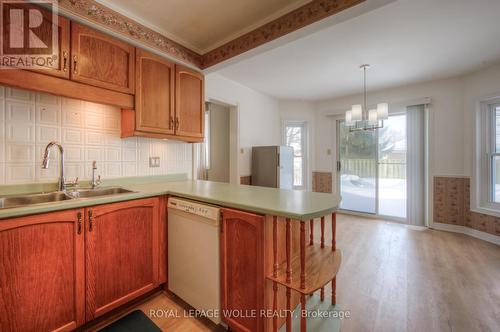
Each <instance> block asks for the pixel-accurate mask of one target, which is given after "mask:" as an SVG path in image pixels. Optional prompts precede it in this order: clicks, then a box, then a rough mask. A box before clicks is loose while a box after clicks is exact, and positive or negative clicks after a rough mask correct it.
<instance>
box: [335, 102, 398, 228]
mask: <svg viewBox="0 0 500 332" xmlns="http://www.w3.org/2000/svg"><path fill="white" fill-rule="evenodd" d="M402 114H406V110H405V111H400V112H393V113H390V114H389V116H395V115H402ZM334 121H335V122H334V124H335V125H334V128H335V148H336V153H335V154H334V155H335V156H334V158H335V160H334V164H333V165H334V171H335V174H336V175H335V179H336V182H337V183H336V190H337V193H338V194H339V195H340V194H341V191H340V190H341V182H340V175H341V170H339V167H338V165H339V163H340V148H339V146H340V123H341V122H342V121H345V118H344V117H343V116H341V115H339V116H336V117H334ZM378 139H379V133H378V130H376V132H375V140H376V145H377V149H376V151H375V166H376V167H375V213H369V212H360V211H353V210H346V209H342V208H339V211H341V212H342V213H345V214H351V215H356V216H365V217H369V218H372V219H383V220H388V221H394V222H397V223H401V224H407V218H401V217H395V216H388V215H381V214H380V213H379V199H380V197H379V196H380V195H379V182H380V179H379V165H380V163H379V149H378ZM406 153H407V154H408V150H407V151H406ZM406 167H408V165H407V164H406ZM406 190H407V191H408V187H407V189H406ZM406 207H407V210H408V201H407V202H406ZM407 214H408V211H407Z"/></svg>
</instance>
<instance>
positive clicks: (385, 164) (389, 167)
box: [342, 159, 406, 179]
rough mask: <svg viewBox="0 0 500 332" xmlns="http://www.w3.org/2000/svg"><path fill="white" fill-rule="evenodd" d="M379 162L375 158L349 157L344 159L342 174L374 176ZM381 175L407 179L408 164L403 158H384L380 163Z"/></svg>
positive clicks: (387, 177)
mask: <svg viewBox="0 0 500 332" xmlns="http://www.w3.org/2000/svg"><path fill="white" fill-rule="evenodd" d="M376 167H377V162H376V161H375V160H373V159H347V160H343V161H342V174H352V175H357V176H359V177H362V178H373V177H375V173H376ZM378 167H379V177H380V178H384V179H405V178H406V164H405V163H403V162H402V161H401V160H391V159H388V160H384V161H382V162H380V163H379V164H378Z"/></svg>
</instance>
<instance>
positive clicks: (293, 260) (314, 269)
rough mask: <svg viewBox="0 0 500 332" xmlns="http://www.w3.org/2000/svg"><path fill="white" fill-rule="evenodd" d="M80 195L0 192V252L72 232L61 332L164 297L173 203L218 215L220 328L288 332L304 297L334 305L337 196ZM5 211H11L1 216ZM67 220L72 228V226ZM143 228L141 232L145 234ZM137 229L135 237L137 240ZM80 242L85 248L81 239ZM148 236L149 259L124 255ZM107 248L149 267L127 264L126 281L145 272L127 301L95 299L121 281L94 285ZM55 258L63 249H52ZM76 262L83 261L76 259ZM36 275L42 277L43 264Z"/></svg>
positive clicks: (149, 188) (153, 189)
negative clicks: (70, 290) (147, 298)
mask: <svg viewBox="0 0 500 332" xmlns="http://www.w3.org/2000/svg"><path fill="white" fill-rule="evenodd" d="M85 186H86V183H81V184H80V187H76V188H73V189H67V190H66V192H64V193H62V192H58V191H57V184H55V183H49V184H47V183H45V184H43V183H42V184H32V185H9V186H0V196H1V197H2V198H0V199H2V200H3V202H4V205H3V208H1V209H0V245H1V244H2V242H4V241H9V240H8V239H9V236H12V235H13V234H16V233H19V232H21V230H24V231H25V232H26V234H27V235H26V237H25V238H18V239H17V240H16V241H18V242H19V243H18V246H19V247H23V246H27V245H28V242H30V241H40V239H38V238H37V237H36V236H35V237H33V238H30V236H32V234H31V233H30V232H28V231H27V230H28V229H30V227H31V228H33V229H35V228H36V229H44V225H51V224H52V225H62V224H66V225H72V227H73V229H74V232H75V235H74V237H73V241H74V243H73V246H74V248H76V252H75V255H76V256H77V257H76V261H74V262H73V263H74V264H76V265H75V266H76V270H74V271H76V272H75V275H74V279H72V280H68V281H71V282H73V283H74V284H75V289H77V290H79V291H77V292H76V294H74V296H75V301H74V302H73V303H75V311H74V312H76V314H75V317H74V318H73V320H72V321H71V323H70V324H68V325H67V326H68V327H70V326H71V328H75V327H77V326H81V325H84V324H87V325H88V324H92V321H93V320H94V319H95V318H97V317H100V316H103V315H105V314H107V313H108V312H110V311H111V310H112V309H117V308H119V307H120V306H123V305H125V304H126V303H128V302H129V301H131V300H133V299H135V298H137V297H138V296H140V295H142V294H145V293H147V292H149V291H151V290H153V289H155V288H156V287H163V288H164V289H168V286H167V285H168V280H167V279H168V278H167V275H168V272H167V263H166V260H167V257H168V252H167V246H166V242H168V241H167V229H168V227H169V226H168V224H169V221H168V220H167V219H168V218H167V213H166V206H167V205H168V200H169V199H170V198H173V197H175V198H177V199H186V200H190V201H192V202H195V204H196V202H198V203H200V204H201V203H203V204H207V205H206V206H213V207H217V208H218V209H219V210H220V217H219V216H216V217H217V218H220V221H219V223H220V240H219V241H220V242H219V243H220V246H219V245H217V244H214V245H215V246H216V247H217V248H216V250H217V251H220V271H221V273H220V310H221V313H222V314H221V319H222V323H224V324H226V325H227V326H228V327H230V328H232V329H234V330H237V331H278V330H279V329H280V328H284V329H286V331H291V330H292V319H293V318H292V313H293V312H294V310H295V309H296V308H297V307H298V305H299V304H300V310H302V311H305V310H306V302H307V299H308V296H310V295H312V294H313V293H315V292H319V293H320V299H321V301H324V299H325V292H324V287H325V286H326V285H327V284H328V283H331V285H332V293H331V301H330V302H331V304H332V305H335V302H336V299H335V297H336V296H335V295H336V293H335V291H336V274H337V272H338V270H339V267H340V263H341V252H340V250H339V249H338V248H336V242H335V241H336V236H335V235H336V214H335V210H336V208H337V207H338V205H339V202H340V197H338V196H336V195H331V194H321V193H311V192H303V191H293V190H280V189H273V188H264V187H253V186H245V185H231V184H227V183H217V182H210V181H194V180H190V179H188V178H187V177H186V176H185V175H169V176H153V177H132V178H120V179H116V180H114V179H108V180H105V181H103V183H102V184H101V186H100V187H99V188H95V189H83V188H81V187H85ZM54 193H59V194H65V195H68V197H67V199H64V200H58V201H54V202H50V201H49V202H45V203H35V204H28V203H26V202H29V200H26V199H25V200H24V201H23V200H22V199H20V198H26V197H30V195H34V194H38V195H45V194H54ZM51 197H52V196H51ZM54 197H56V196H54ZM13 202H14V203H13ZM23 202H25V203H23ZM5 204H7V205H5ZM8 204H18V205H17V206H11V207H9V206H8ZM73 211H74V213H75V217H74V219H72V217H71V216H72V214H73ZM325 217H328V219H329V218H330V217H331V229H329V230H327V229H326V227H325V219H326V218H325ZM315 219H317V220H318V221H319V229H316V230H315V227H314V224H315V223H314V220H315ZM21 226H23V227H22V228H20V227H21ZM117 227H118V228H117ZM130 227H135V228H138V229H139V231H131V233H130V238H129V239H128V240H127V231H128V229H129V228H130ZM147 228H149V231H146V229H147ZM48 229H49V228H47V231H48ZM142 229H144V233H143V234H141V231H140V230H142ZM315 231H316V232H318V233H317V234H318V235H319V236H320V241H319V243H316V242H315V241H314V233H315ZM328 231H331V239H332V241H331V243H326V241H325V237H326V236H325V234H326V232H328ZM84 232H85V233H86V240H85V241H83V239H82V237H81V235H82V234H83V233H84ZM117 232H118V233H117ZM113 233H117V234H120V241H121V242H116V241H115V239H114V238H109V235H110V234H113ZM151 235H153V242H152V243H148V247H150V248H151V249H150V250H152V254H151V255H149V254H150V252H142V251H141V252H133V251H131V250H132V249H133V248H137V250H142V249H139V248H142V246H143V245H139V246H138V247H134V242H135V241H138V240H140V241H142V243H146V242H147V241H148V238H149V237H150V236H151ZM59 236H62V234H55V235H54V238H58V237H59ZM201 236H202V237H203V235H201ZM58 239H59V240H60V241H62V240H64V239H63V238H58ZM199 240H202V239H201V238H200V239H199ZM45 241H49V240H47V239H45ZM100 241H104V242H100ZM124 241H130V242H129V243H130V245H129V246H127V245H126V244H125V245H124V244H123V243H122V242H124ZM84 242H85V243H84ZM60 243H64V242H60ZM39 245H40V247H39V248H38V250H39V251H38V254H35V252H34V253H33V255H34V256H37V255H40V257H39V258H41V257H46V256H44V255H48V253H46V252H45V251H47V250H48V248H49V247H50V246H51V243H49V242H43V243H42V242H39ZM109 245H114V246H115V247H114V248H113V249H116V250H117V253H116V255H117V256H118V257H120V254H121V253H123V252H127V255H131V256H133V257H139V256H137V255H138V254H140V255H142V254H143V255H144V256H145V257H150V259H146V262H148V264H153V266H154V267H153V270H151V267H150V266H145V265H144V262H143V261H142V258H141V259H137V261H134V259H130V260H129V261H128V263H129V265H128V268H129V270H128V272H127V273H131V274H132V275H134V274H137V277H139V276H140V275H141V272H140V271H141V269H146V271H150V272H151V278H150V280H143V281H141V282H137V285H136V287H135V288H134V289H133V291H132V292H131V291H130V290H128V291H125V290H124V289H120V286H119V285H117V286H116V289H115V291H116V294H117V295H118V296H117V297H111V298H109V294H108V293H106V291H108V290H104V289H99V287H101V281H102V280H108V281H107V282H111V284H108V286H107V287H108V288H109V287H111V288H113V287H115V286H114V284H113V283H114V282H117V280H119V279H120V277H122V278H123V276H122V273H124V271H122V270H121V269H120V268H119V267H117V268H116V270H117V271H115V273H116V274H115V276H114V278H115V279H107V276H104V275H102V276H100V273H104V271H106V267H105V266H104V265H103V266H101V265H100V264H101V262H105V261H106V260H107V259H115V258H114V257H115V256H114V255H115V254H112V253H111V255H110V256H109V257H104V256H103V255H105V252H106V251H107V250H108V251H109V250H110V249H109ZM56 246H57V244H56ZM87 246H90V247H87ZM84 247H85V248H84ZM104 248H108V249H104ZM131 248H132V249H131ZM59 249H60V250H63V249H64V248H63V247H62V246H61V248H59ZM113 249H111V250H113ZM29 250H35V249H34V248H33V249H29ZM84 252H85V254H84ZM5 254H6V253H3V254H2V255H5ZM79 255H82V256H81V258H79V257H78V256H79ZM94 256H95V257H94ZM85 257H86V258H85ZM124 257H125V256H124ZM23 259H25V258H22V257H18V260H19V261H16V262H12V264H14V265H15V266H19V265H20V264H26V263H30V262H24V261H23ZM26 259H29V258H26ZM34 259H35V258H34ZM80 260H82V261H85V264H84V265H85V266H86V275H85V277H84V276H83V275H81V273H83V272H80V269H81V270H82V271H83V270H84V267H83V266H80V265H79V264H80ZM134 264H135V265H136V266H135V265H134ZM14 265H13V266H12V267H13V268H14V267H15V266H14ZM44 268H45V269H47V270H49V273H50V272H51V271H50V270H51V268H52V267H51V266H50V264H48V265H45V267H44ZM135 269H137V271H136V270H135ZM70 270H71V269H69V270H68V271H70ZM44 276H45V274H44V273H41V274H40V275H39V277H40V278H43V277H44ZM7 279H8V280H7ZM7 279H6V280H2V282H4V283H7V284H8V283H13V284H12V285H11V288H10V289H15V288H16V287H26V286H21V284H17V282H21V281H22V280H18V281H16V280H11V279H9V278H8V277H7ZM85 279H86V284H87V287H86V288H85V289H83V288H81V287H83V285H84V283H83V282H84V281H85ZM82 283H83V284H82ZM28 284H29V282H28ZM162 285H163V286H162ZM49 286H50V287H49V288H51V291H53V292H57V291H58V289H57V285H54V284H52V283H49ZM132 286H134V285H132ZM89 287H91V288H89ZM94 288H95V289H94ZM40 291H43V290H40ZM35 292H37V291H35ZM88 292H91V293H88ZM35 295H36V294H35ZM100 296H102V298H101V297H100ZM80 297H81V298H80ZM34 298H36V296H34ZM11 301H12V303H10V302H9V300H7V303H10V304H11V305H13V304H14V301H15V299H14V298H11ZM31 302H33V303H32V306H33V307H32V309H35V308H37V309H38V308H39V306H40V303H38V302H37V300H35V299H32V301H31ZM83 306H85V307H86V312H85V315H84V316H85V317H84V316H83V313H81V311H82V310H83V309H82V307H83ZM14 307H15V306H14ZM0 309H1V308H0ZM52 309H53V308H52ZM14 310H15V309H14ZM249 311H250V312H253V313H254V314H252V315H251V317H248V316H247V315H245V314H242V313H244V312H245V313H248V312H249ZM278 313H284V314H278ZM307 323H308V321H307V315H306V314H302V315H300V330H301V331H306V330H307Z"/></svg>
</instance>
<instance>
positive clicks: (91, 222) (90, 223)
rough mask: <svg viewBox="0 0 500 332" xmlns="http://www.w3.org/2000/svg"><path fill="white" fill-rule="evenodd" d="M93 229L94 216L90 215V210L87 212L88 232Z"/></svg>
mask: <svg viewBox="0 0 500 332" xmlns="http://www.w3.org/2000/svg"><path fill="white" fill-rule="evenodd" d="M93 228H94V216H93V215H92V209H90V210H89V232H92V229H93Z"/></svg>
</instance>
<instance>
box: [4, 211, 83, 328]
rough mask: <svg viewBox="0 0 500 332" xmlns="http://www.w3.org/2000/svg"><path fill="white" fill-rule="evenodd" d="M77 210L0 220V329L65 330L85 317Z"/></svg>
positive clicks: (80, 217) (80, 218) (80, 225)
mask: <svg viewBox="0 0 500 332" xmlns="http://www.w3.org/2000/svg"><path fill="white" fill-rule="evenodd" d="M83 227H84V225H83V210H67V211H61V212H54V213H47V214H42V215H35V216H28V217H21V218H15V219H9V220H1V221H0V266H1V271H2V272H0V330H1V331H2V332H21V331H22V332H30V331H32V332H44V331H71V330H74V329H75V328H77V327H78V326H80V325H82V324H83V323H84V319H85V293H84V291H85V279H84V276H85V272H84V268H85V266H84V234H83Z"/></svg>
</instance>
